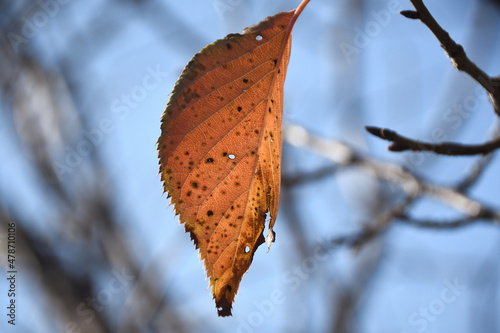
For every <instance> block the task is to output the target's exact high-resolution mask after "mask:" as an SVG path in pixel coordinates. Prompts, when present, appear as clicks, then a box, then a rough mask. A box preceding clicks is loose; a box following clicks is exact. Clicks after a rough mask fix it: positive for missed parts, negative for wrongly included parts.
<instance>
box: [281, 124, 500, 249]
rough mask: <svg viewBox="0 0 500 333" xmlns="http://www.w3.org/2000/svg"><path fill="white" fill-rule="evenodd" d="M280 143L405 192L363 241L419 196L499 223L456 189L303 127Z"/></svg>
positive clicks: (498, 216) (289, 130)
mask: <svg viewBox="0 0 500 333" xmlns="http://www.w3.org/2000/svg"><path fill="white" fill-rule="evenodd" d="M283 141H284V142H285V143H288V144H290V145H293V146H295V147H300V148H305V149H307V150H310V151H312V152H314V153H316V154H318V155H320V156H323V157H325V158H327V159H329V160H332V161H333V162H335V163H336V164H337V166H356V167H358V168H360V169H362V170H364V171H365V172H367V173H369V174H372V175H373V176H374V177H375V178H377V179H380V180H383V181H386V182H388V183H392V184H396V185H398V186H399V187H400V188H401V189H402V190H403V191H404V192H405V194H406V199H405V201H404V202H403V204H400V205H396V206H394V207H392V208H391V209H389V210H388V211H386V212H383V213H382V214H380V215H379V216H378V217H377V222H376V223H375V224H374V225H375V226H376V230H371V231H365V232H364V233H363V234H362V235H358V236H356V237H358V238H360V239H361V240H363V241H365V240H366V239H371V238H373V237H374V236H376V235H378V234H379V233H380V232H381V231H383V230H384V229H385V228H386V227H387V226H388V225H389V224H390V222H391V221H392V220H394V218H397V217H400V216H404V215H405V211H406V210H407V209H408V207H409V205H410V204H411V203H412V202H413V201H414V200H415V199H417V198H418V197H421V196H428V197H431V198H434V199H436V200H438V201H440V202H442V203H444V204H446V205H448V206H449V207H451V208H453V209H455V210H457V211H459V212H461V213H463V214H464V215H466V218H467V219H471V220H472V219H479V218H481V219H488V220H491V221H492V222H496V223H499V224H500V211H496V210H493V209H491V208H489V207H487V206H486V205H484V204H482V203H480V202H478V201H476V200H473V199H471V198H469V197H468V196H466V195H464V194H463V193H460V192H459V191H458V190H457V189H456V188H451V187H446V186H441V185H436V184H431V183H429V182H426V181H424V180H422V179H420V178H418V177H417V176H416V175H414V174H413V173H411V172H410V171H408V170H406V169H405V168H404V167H402V166H400V165H397V164H393V163H389V162H383V161H380V160H376V159H372V158H368V157H365V156H363V155H361V154H360V153H358V152H356V151H355V150H354V149H353V148H351V147H349V146H348V145H346V144H344V143H341V142H338V141H334V140H331V139H326V138H322V137H318V136H314V135H312V134H310V133H309V132H308V131H307V130H306V129H304V128H303V127H300V126H296V125H289V126H287V127H285V128H284V130H283ZM424 226H425V225H422V227H424ZM356 239H357V238H351V237H349V238H347V239H345V240H344V241H345V242H351V243H353V242H354V243H356V242H358V243H359V240H356ZM335 242H338V241H335ZM335 242H334V243H335ZM341 242H342V241H341Z"/></svg>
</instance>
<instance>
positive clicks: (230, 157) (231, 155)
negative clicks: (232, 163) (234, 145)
mask: <svg viewBox="0 0 500 333" xmlns="http://www.w3.org/2000/svg"><path fill="white" fill-rule="evenodd" d="M227 157H229V159H230V160H234V159H235V158H236V156H234V154H229V155H228V156H227Z"/></svg>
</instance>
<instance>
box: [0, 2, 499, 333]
mask: <svg viewBox="0 0 500 333" xmlns="http://www.w3.org/2000/svg"><path fill="white" fill-rule="evenodd" d="M298 4H299V1H298V0H294V1H292V0H276V1H272V2H271V1H264V0H204V1H201V0H185V1H172V0H163V1H162V0H88V1H71V0H40V1H30V0H19V1H0V84H1V86H0V88H1V90H0V103H1V104H0V108H1V111H0V156H1V162H0V222H1V224H0V249H1V252H0V263H1V265H2V267H3V269H4V271H5V272H7V271H8V270H9V268H8V264H9V262H8V260H7V259H8V258H7V237H8V224H9V223H10V224H12V223H14V224H15V229H16V230H15V235H16V253H15V256H16V257H15V258H16V259H15V260H16V261H15V265H16V267H15V268H16V269H17V274H16V297H15V301H16V325H15V327H14V326H12V325H10V324H8V322H7V321H8V320H9V317H8V316H6V315H7V313H8V309H7V308H6V307H7V306H8V304H9V302H10V299H11V297H8V295H7V294H8V290H9V288H10V282H9V281H8V280H7V279H5V278H2V279H0V295H1V296H0V309H2V310H1V316H0V318H2V319H1V320H0V331H2V332H41V333H43V332H242V333H243V332H245V333H249V332H305V331H308V332H363V333H365V332H366V333H372V332H373V333H375V332H394V333H405V332H406V333H413V332H443V331H447V332H455V333H462V332H500V319H499V316H498V313H499V311H500V308H499V307H500V288H499V282H500V265H498V253H499V251H500V232H499V230H500V229H499V227H498V220H496V221H494V220H492V219H474V218H468V217H467V216H466V215H463V212H460V208H461V207H462V204H461V203H460V202H458V203H456V205H455V206H457V207H455V208H453V206H454V205H452V204H450V203H453V202H454V199H453V198H452V199H449V200H444V201H445V202H444V203H443V202H442V201H443V200H439V199H440V198H439V195H437V197H436V195H434V196H433V195H429V193H430V192H422V193H417V194H415V193H414V195H413V196H412V195H408V193H410V192H411V190H408V188H405V186H402V184H403V185H404V183H402V182H401V180H400V179H399V178H398V176H397V175H391V170H392V169H390V168H387V170H388V175H386V176H384V177H380V174H377V173H376V172H375V173H374V172H370V168H369V167H368V168H366V167H361V166H360V165H355V164H354V163H351V162H350V161H349V160H348V159H346V158H345V156H344V155H343V153H342V149H340V151H339V150H338V149H337V150H336V149H333V148H335V147H343V149H344V150H345V149H347V150H349V151H351V152H355V153H356V154H358V155H359V156H362V157H363V158H366V159H369V160H370V161H380V162H383V163H389V164H384V165H391V166H397V165H399V166H404V167H405V170H407V172H410V173H412V174H413V175H416V176H417V177H418V179H419V180H420V181H421V182H425V183H426V184H431V185H433V186H436V187H437V188H441V189H443V188H445V189H448V190H449V192H450V193H451V194H452V195H451V197H453V195H456V196H460V195H461V194H463V195H465V196H466V197H468V198H473V199H474V200H476V201H477V202H479V203H481V205H483V206H484V207H489V209H491V210H492V211H495V212H498V210H500V202H499V198H500V186H499V184H500V174H499V172H498V170H499V168H500V160H499V158H498V154H497V155H493V156H488V157H480V156H475V157H446V156H435V155H433V154H430V153H393V152H388V151H387V149H386V148H387V142H384V141H382V140H380V139H377V138H375V137H373V136H370V135H368V134H367V133H366V131H365V130H364V126H367V125H373V126H379V127H387V128H391V129H393V130H396V131H398V132H399V133H401V134H403V135H406V136H409V137H412V138H417V139H421V140H427V141H431V142H432V141H441V140H446V141H458V142H463V143H481V142H484V141H487V140H488V139H490V138H492V137H493V136H494V135H496V134H495V133H498V131H497V129H498V122H497V116H496V115H495V114H494V112H493V110H492V107H491V105H490V103H489V102H488V99H487V96H486V94H485V92H484V91H483V90H482V89H481V87H480V86H479V85H478V84H477V83H476V82H475V81H473V80H472V79H471V78H470V77H468V76H467V75H466V74H464V73H460V72H458V71H456V70H455V69H454V68H453V67H452V65H451V64H450V60H449V59H448V58H447V57H446V55H445V53H444V52H443V50H442V49H441V48H440V46H439V42H438V41H437V40H436V39H435V37H434V36H433V35H432V34H431V33H430V31H429V30H428V29H427V28H426V27H425V26H424V25H423V24H422V23H421V22H419V21H416V20H409V19H406V18H404V17H402V16H401V15H399V14H398V12H399V11H400V10H403V9H413V7H412V6H411V4H410V2H409V1H406V0H384V1H375V0H372V1H367V0H335V1H328V0H313V1H311V3H310V4H309V5H308V6H307V7H306V9H305V10H304V12H303V13H302V15H301V17H300V18H299V20H298V21H297V23H296V25H295V28H294V35H293V45H292V55H291V60H290V63H289V69H288V76H287V81H286V86H285V109H284V124H283V126H284V138H285V144H284V151H283V170H282V171H283V184H282V194H281V205H280V213H279V216H278V220H277V222H276V225H275V231H276V234H277V237H276V242H275V243H274V244H273V246H272V247H271V250H270V252H269V253H267V252H266V250H265V248H264V247H262V248H260V249H259V250H258V251H257V252H256V255H255V257H254V260H253V264H252V266H251V267H250V270H249V271H248V273H247V274H246V275H245V276H244V278H243V280H242V283H241V285H240V290H239V292H238V296H237V299H236V302H235V304H234V306H233V317H229V318H218V317H217V314H216V309H215V305H214V303H213V301H212V296H211V293H210V290H209V289H208V288H207V286H208V281H207V280H205V275H204V271H203V265H202V263H201V262H199V257H198V254H197V251H195V249H194V246H193V244H192V242H191V241H190V240H189V236H188V235H187V234H185V233H184V230H183V227H179V221H178V218H177V217H175V216H174V213H173V208H172V207H169V200H168V199H167V198H166V195H162V192H163V190H162V185H161V183H160V178H159V176H158V159H157V151H156V140H157V138H158V136H159V135H160V117H161V115H162V112H163V110H164V108H165V106H166V103H167V101H168V98H169V94H170V92H171V91H172V88H173V85H174V83H175V81H176V80H177V78H178V77H179V75H180V73H181V71H182V69H183V68H184V66H185V65H186V64H187V62H188V61H189V60H190V59H191V57H192V56H193V55H194V54H195V53H196V52H198V51H199V50H200V49H201V48H202V47H204V46H205V45H206V44H209V43H211V42H212V41H214V40H216V39H218V38H222V37H224V36H225V35H227V34H228V33H235V32H241V31H242V30H243V28H245V27H247V26H250V25H253V24H255V23H257V22H259V21H260V20H262V19H264V18H265V17H266V16H269V15H274V14H276V13H277V12H279V11H288V10H292V9H294V8H295V7H296V6H297V5H298ZM427 5H428V7H429V10H430V11H431V13H432V14H433V15H434V17H435V18H436V19H437V21H438V22H439V23H440V24H441V25H442V26H443V27H444V28H445V29H446V30H447V31H448V32H449V33H450V35H451V36H452V38H454V39H455V41H456V42H457V43H460V44H462V45H463V46H464V48H465V50H466V51H467V54H468V56H469V57H470V58H471V59H472V60H473V61H474V62H475V63H476V64H477V65H478V66H479V67H481V68H482V69H483V70H484V71H485V72H487V73H488V74H490V75H492V76H495V75H499V74H500V61H499V57H498V54H500V34H499V31H500V3H499V2H498V1H493V0H489V1H487V0H475V1H466V0H454V1H452V0H443V1H439V2H436V1H427ZM311 137H313V138H316V141H318V140H319V141H320V142H322V143H323V144H321V145H316V146H315V147H310V146H308V144H307V142H309V141H310V140H309V141H308V140H306V139H307V138H311ZM332 147H333V148H332ZM344 153H345V151H344ZM368 164H370V163H368ZM447 193H448V192H447ZM460 198H463V197H460ZM441 199H443V198H441ZM456 208H458V210H457V209H456ZM373 230H375V231H373ZM5 274H6V276H8V274H7V273H5Z"/></svg>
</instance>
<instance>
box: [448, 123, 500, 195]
mask: <svg viewBox="0 0 500 333" xmlns="http://www.w3.org/2000/svg"><path fill="white" fill-rule="evenodd" d="M491 137H492V138H493V139H495V138H500V122H498V123H497V124H495V125H494V127H493V133H492V135H491ZM492 158H493V154H488V155H486V156H483V157H481V158H480V159H479V160H477V161H475V162H474V164H473V165H472V167H471V168H470V169H469V172H468V174H467V175H466V176H465V177H464V178H463V179H462V180H461V181H460V182H458V184H456V185H455V189H456V190H457V191H458V192H461V193H465V192H467V190H468V189H469V188H470V187H471V186H472V185H474V184H475V183H476V181H477V180H478V179H479V177H480V176H481V175H482V174H483V172H484V170H485V169H486V167H487V166H488V165H489V164H490V162H491V161H492Z"/></svg>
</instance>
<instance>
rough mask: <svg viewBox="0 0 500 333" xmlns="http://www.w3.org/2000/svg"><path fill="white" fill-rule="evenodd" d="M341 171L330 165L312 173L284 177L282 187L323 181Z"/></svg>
mask: <svg viewBox="0 0 500 333" xmlns="http://www.w3.org/2000/svg"><path fill="white" fill-rule="evenodd" d="M338 170H339V167H338V166H337V165H329V166H326V167H323V168H320V169H318V170H315V171H312V172H304V173H299V174H295V175H290V176H283V177H282V179H281V185H283V186H284V187H294V186H298V185H303V184H306V183H310V182H314V181H318V180H321V179H323V178H325V177H328V176H331V175H333V174H334V173H335V172H336V171H338Z"/></svg>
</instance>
